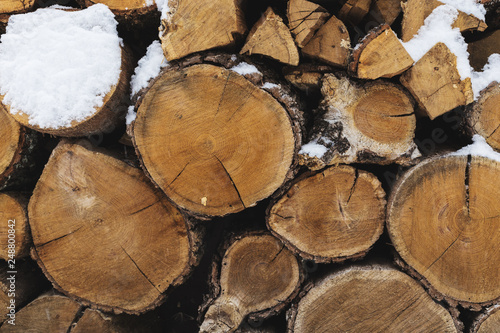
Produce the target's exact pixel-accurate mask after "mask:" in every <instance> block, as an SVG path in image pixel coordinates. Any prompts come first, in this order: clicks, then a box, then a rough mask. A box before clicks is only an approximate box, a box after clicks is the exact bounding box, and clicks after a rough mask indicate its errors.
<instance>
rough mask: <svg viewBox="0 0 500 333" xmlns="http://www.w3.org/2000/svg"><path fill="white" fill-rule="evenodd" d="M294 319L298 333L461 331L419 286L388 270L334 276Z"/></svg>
mask: <svg viewBox="0 0 500 333" xmlns="http://www.w3.org/2000/svg"><path fill="white" fill-rule="evenodd" d="M292 309H293V308H292ZM290 316H291V317H292V319H291V320H290V321H289V332H293V333H302V332H311V333H312V332H325V331H328V332H332V333H333V332H339V333H340V332H394V333H396V332H420V333H425V332H450V333H451V332H453V333H455V332H458V331H459V330H457V328H456V326H455V323H454V320H453V318H452V316H451V315H450V313H449V312H448V311H446V309H445V308H443V307H442V306H441V305H439V304H437V303H435V302H434V301H433V300H432V298H431V297H430V296H429V295H428V294H427V293H426V292H425V290H424V288H422V287H421V286H420V285H419V284H418V283H417V282H416V281H414V280H413V279H412V278H410V277H409V276H407V275H406V274H403V273H401V272H399V271H397V270H395V269H392V268H387V267H383V266H364V267H350V268H347V269H343V270H341V271H339V272H337V273H334V274H330V275H329V276H327V277H326V278H324V279H323V280H322V281H320V282H319V283H317V284H316V285H315V286H314V287H313V288H312V289H310V290H309V291H308V292H307V294H306V295H305V296H304V297H303V298H302V299H301V300H300V302H299V303H298V306H297V307H296V308H295V311H293V310H292V311H291V313H290Z"/></svg>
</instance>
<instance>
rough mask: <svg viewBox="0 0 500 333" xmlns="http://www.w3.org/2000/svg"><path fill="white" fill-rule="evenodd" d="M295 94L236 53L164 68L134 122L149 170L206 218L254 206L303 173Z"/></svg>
mask: <svg viewBox="0 0 500 333" xmlns="http://www.w3.org/2000/svg"><path fill="white" fill-rule="evenodd" d="M214 64H215V65H214ZM223 64H225V65H223ZM238 66H240V67H238ZM225 67H227V68H232V70H228V69H226V68H225ZM235 71H239V72H240V73H242V74H244V73H245V71H247V73H246V74H247V75H246V76H242V75H241V74H239V73H237V72H235ZM247 77H248V78H250V79H251V78H252V77H253V78H254V79H255V80H254V81H253V82H255V83H252V82H251V81H250V80H249V79H247ZM252 80H253V79H252ZM291 96H294V94H293V93H292V92H291V91H290V90H289V89H288V88H287V86H286V84H285V83H278V81H272V79H271V77H268V76H265V75H264V74H263V73H262V72H261V71H259V70H258V69H257V68H256V67H254V66H253V65H250V64H248V63H245V62H241V61H240V60H237V57H236V56H229V55H218V56H207V57H205V58H200V57H194V58H192V59H186V60H185V61H184V62H181V63H178V64H176V65H175V66H170V67H167V68H165V70H164V71H163V73H162V74H160V76H159V77H158V78H157V79H156V80H155V81H154V82H153V83H152V85H150V88H149V90H148V91H147V92H146V93H145V95H144V97H143V98H141V99H140V101H139V102H140V105H139V106H138V107H137V119H136V120H135V123H133V137H134V145H135V147H136V150H137V152H138V155H139V156H140V158H141V161H142V163H143V167H144V170H146V172H147V173H148V175H149V176H150V177H151V179H152V180H153V181H154V183H156V184H157V185H158V186H159V187H160V188H161V189H162V190H163V191H164V192H165V193H166V194H167V196H168V197H169V198H170V199H171V200H172V201H174V202H175V203H176V204H177V205H178V206H180V207H181V208H183V209H186V210H187V211H188V212H189V213H191V214H193V215H196V216H198V217H200V218H207V217H208V216H223V215H227V214H229V213H235V212H239V211H241V210H243V209H245V208H246V207H251V206H253V205H255V204H256V203H257V202H258V201H260V200H263V199H265V198H267V197H269V196H270V195H271V194H272V193H274V192H275V191H277V190H278V189H280V188H281V187H282V185H283V184H284V183H285V182H286V181H287V180H289V179H290V178H291V177H292V175H293V174H294V173H295V171H296V168H295V166H296V165H295V164H296V153H297V152H298V149H299V147H300V143H301V136H300V135H301V134H300V133H301V125H300V123H301V121H302V120H301V112H300V111H299V110H298V105H297V103H296V101H295V100H294V98H293V97H291ZM165 161H169V163H165Z"/></svg>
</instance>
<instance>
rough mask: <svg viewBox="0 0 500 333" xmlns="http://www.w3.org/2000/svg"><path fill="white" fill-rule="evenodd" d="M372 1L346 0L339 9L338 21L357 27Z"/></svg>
mask: <svg viewBox="0 0 500 333" xmlns="http://www.w3.org/2000/svg"><path fill="white" fill-rule="evenodd" d="M371 4H372V0H347V1H346V3H345V4H344V5H343V6H342V8H340V11H339V15H338V16H339V19H341V20H342V21H344V22H349V23H351V24H352V25H358V24H359V23H360V22H361V21H362V20H363V18H364V17H365V16H366V14H368V12H369V11H370V6H371Z"/></svg>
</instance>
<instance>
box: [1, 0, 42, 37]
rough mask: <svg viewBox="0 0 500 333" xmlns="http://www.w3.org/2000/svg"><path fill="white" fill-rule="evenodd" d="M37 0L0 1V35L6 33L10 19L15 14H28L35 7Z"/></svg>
mask: <svg viewBox="0 0 500 333" xmlns="http://www.w3.org/2000/svg"><path fill="white" fill-rule="evenodd" d="M35 3H36V1H35V0H22V1H20V0H2V1H0V34H3V33H5V28H6V27H7V23H8V22H9V18H10V16H11V15H14V14H21V13H27V12H29V11H32V10H33V8H34V7H35Z"/></svg>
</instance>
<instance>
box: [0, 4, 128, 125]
mask: <svg viewBox="0 0 500 333" xmlns="http://www.w3.org/2000/svg"><path fill="white" fill-rule="evenodd" d="M117 25H118V23H117V22H116V20H115V19H114V15H113V13H112V12H111V11H110V10H109V8H108V7H107V6H105V5H102V4H96V5H94V6H91V7H89V8H88V9H85V10H81V11H72V12H67V11H63V10H59V9H57V7H56V8H45V9H39V10H37V11H36V12H33V13H28V14H23V15H15V16H12V17H11V18H10V20H9V24H8V26H7V33H6V34H4V35H2V37H1V43H0V72H1V73H2V75H1V76H0V93H1V94H2V95H4V98H3V102H4V103H6V104H9V105H10V111H11V112H12V113H19V112H23V113H25V114H27V115H28V116H29V123H30V124H32V125H36V126H39V127H41V128H61V127H67V126H70V125H71V123H72V122H73V121H82V120H84V119H86V118H87V117H89V116H92V115H93V114H95V112H96V107H101V106H102V105H103V102H104V97H105V96H106V94H107V93H108V92H109V91H110V90H111V89H112V87H113V85H115V84H116V83H117V82H118V80H119V77H120V67H121V48H120V46H121V43H122V41H121V39H120V38H119V37H118V32H117Z"/></svg>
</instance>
